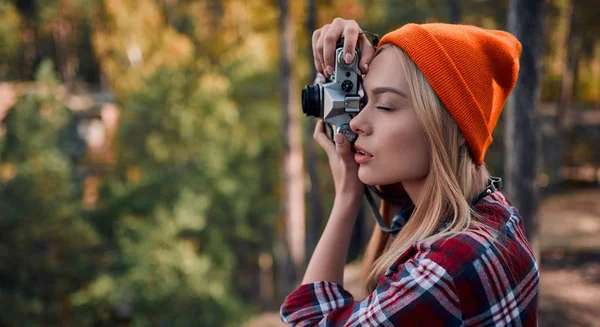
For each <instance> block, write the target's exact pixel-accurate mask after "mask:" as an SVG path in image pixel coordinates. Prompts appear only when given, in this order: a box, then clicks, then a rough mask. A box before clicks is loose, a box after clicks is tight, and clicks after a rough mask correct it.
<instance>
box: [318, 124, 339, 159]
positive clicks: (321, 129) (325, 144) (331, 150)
mask: <svg viewBox="0 0 600 327" xmlns="http://www.w3.org/2000/svg"><path fill="white" fill-rule="evenodd" d="M313 139H314V140H315V141H317V144H319V146H321V148H323V150H325V153H327V156H328V157H329V158H334V157H335V156H336V153H335V145H334V144H333V143H331V140H330V139H329V137H328V136H327V134H326V133H325V122H323V120H321V119H318V120H317V124H316V125H315V131H314V133H313Z"/></svg>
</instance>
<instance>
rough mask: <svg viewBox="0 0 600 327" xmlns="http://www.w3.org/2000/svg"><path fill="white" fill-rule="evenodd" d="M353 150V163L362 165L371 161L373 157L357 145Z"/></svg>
mask: <svg viewBox="0 0 600 327" xmlns="http://www.w3.org/2000/svg"><path fill="white" fill-rule="evenodd" d="M354 149H355V150H356V153H355V154H354V161H356V163H358V164H359V165H364V164H366V163H368V162H369V161H371V159H373V155H372V154H370V153H369V152H367V151H366V150H365V149H363V148H362V147H360V146H359V145H355V146H354Z"/></svg>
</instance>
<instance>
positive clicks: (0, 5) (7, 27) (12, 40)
mask: <svg viewBox="0 0 600 327" xmlns="http://www.w3.org/2000/svg"><path fill="white" fill-rule="evenodd" d="M0 22H2V24H0V80H2V79H5V78H11V77H12V78H14V76H10V73H11V72H10V67H9V66H10V64H11V63H14V62H15V61H17V56H18V55H19V51H20V49H21V37H20V30H21V18H20V16H19V13H18V11H17V9H16V8H15V7H14V5H13V4H12V2H11V1H8V0H0Z"/></svg>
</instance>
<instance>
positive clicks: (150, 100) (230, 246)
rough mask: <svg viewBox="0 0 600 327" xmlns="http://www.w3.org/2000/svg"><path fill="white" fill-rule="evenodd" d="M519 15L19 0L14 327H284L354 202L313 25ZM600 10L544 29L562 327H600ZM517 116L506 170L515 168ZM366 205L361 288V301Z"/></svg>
mask: <svg viewBox="0 0 600 327" xmlns="http://www.w3.org/2000/svg"><path fill="white" fill-rule="evenodd" d="M510 10H511V9H510V8H509V1H508V0H464V1H460V0H454V1H453V0H413V1H409V0H404V1H403V0H396V1H364V0H363V1H359V0H343V1H342V0H327V1H324V0H323V1H316V0H306V1H289V2H288V1H274V0H239V1H238V0H223V1H216V0H54V1H49V0H0V326H244V325H246V326H280V325H281V323H280V322H279V318H278V314H277V311H278V308H279V305H280V304H281V301H282V299H283V297H284V296H285V295H286V294H287V293H288V292H289V291H291V290H292V289H293V288H294V287H295V286H296V285H297V283H298V281H299V280H300V279H301V277H302V272H303V269H304V267H305V264H306V261H307V258H309V257H310V253H311V252H312V250H313V249H314V246H315V244H316V241H317V240H318V237H319V235H320V232H321V230H322V228H323V226H324V223H325V221H326V219H327V216H328V213H329V209H330V206H331V203H332V199H333V185H332V181H331V178H330V174H329V168H328V165H327V160H326V157H325V155H324V153H322V151H320V149H318V148H316V146H315V145H314V144H313V142H312V138H311V134H312V128H313V124H314V120H313V118H310V119H309V118H305V117H304V116H303V115H302V112H301V106H300V90H301V88H302V87H303V86H304V85H305V84H311V81H312V80H313V78H314V71H313V68H312V58H311V50H310V36H311V34H312V31H313V30H314V29H315V28H318V27H320V26H322V25H324V24H326V23H329V22H330V21H331V20H332V19H333V18H334V17H338V16H339V17H344V18H348V19H355V20H357V21H358V22H359V24H360V25H361V27H362V28H363V29H365V30H369V31H372V32H375V33H379V34H380V35H383V34H385V33H386V32H387V31H389V30H392V29H394V28H397V27H400V26H401V25H402V24H405V23H407V22H417V23H423V22H438V21H441V22H459V23H466V24H474V25H478V26H482V27H486V28H499V29H506V26H507V17H508V16H509V15H508V13H509V11H510ZM599 15H600V6H599V5H598V3H597V1H595V0H546V1H544V10H543V14H541V15H540V17H541V19H542V26H543V39H540V40H539V42H541V43H540V44H541V45H542V47H541V49H542V51H541V55H540V56H539V58H537V62H539V64H540V68H541V79H540V82H539V83H540V84H539V85H540V89H539V92H538V93H536V94H537V95H536V96H537V97H538V100H539V105H537V106H536V108H535V110H534V111H533V113H534V114H535V117H536V120H535V121H536V125H535V126H536V128H535V133H537V135H539V136H540V140H541V141H540V151H539V154H535V155H536V156H539V159H540V160H539V161H540V162H541V165H540V168H539V172H537V173H536V174H537V175H536V176H537V177H536V189H537V190H539V195H540V196H539V199H540V201H539V206H538V205H537V204H536V205H535V210H536V211H535V212H537V214H533V215H531V216H530V217H525V218H526V220H528V224H529V225H532V226H539V227H537V228H534V229H532V230H531V231H528V233H530V235H532V234H533V235H534V236H535V237H536V241H535V244H534V245H535V247H536V252H537V253H538V256H539V259H540V265H541V272H542V275H541V276H542V277H541V297H540V313H539V315H540V326H600V325H599V323H598V319H597V318H598V312H600V237H598V235H599V232H600V187H599V186H600V150H599V149H600V148H599V147H598V144H600V23H599V21H598V19H597V17H599ZM517 114H518V113H517ZM503 120H504V118H502V119H501V121H500V122H499V125H498V127H497V128H496V131H495V134H494V136H495V138H494V143H493V144H492V148H491V149H490V150H489V152H488V155H487V165H488V167H489V169H490V170H491V172H492V173H493V174H494V175H496V176H503V174H504V168H505V162H506V160H509V159H505V158H510V153H508V154H507V153H505V150H504V149H505V146H504V144H505V140H511V137H512V136H511V135H506V134H505V132H504V128H503V124H504V121H503ZM532 160H533V159H532ZM363 207H364V208H363V210H362V211H361V214H360V219H359V221H358V223H357V226H356V227H355V232H354V235H353V243H352V244H353V246H352V248H351V249H350V253H349V256H348V263H349V265H348V270H347V273H346V279H347V280H348V281H347V283H346V286H347V288H349V289H350V290H352V291H353V293H355V294H357V296H359V294H360V292H361V291H360V290H361V289H362V286H361V285H360V283H359V275H360V272H359V271H358V269H359V268H358V266H359V264H358V262H360V258H361V254H362V251H363V249H364V246H365V244H366V242H367V240H368V237H369V235H370V232H371V228H372V226H373V219H372V217H371V216H370V212H369V209H368V207H367V206H363ZM532 222H533V223H532ZM537 240H539V241H537Z"/></svg>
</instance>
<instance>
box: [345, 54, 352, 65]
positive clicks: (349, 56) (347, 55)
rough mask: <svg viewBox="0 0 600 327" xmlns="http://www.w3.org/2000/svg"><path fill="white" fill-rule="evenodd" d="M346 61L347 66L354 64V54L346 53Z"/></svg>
mask: <svg viewBox="0 0 600 327" xmlns="http://www.w3.org/2000/svg"><path fill="white" fill-rule="evenodd" d="M344 59H345V60H346V64H350V63H351V62H352V54H351V53H350V52H346V56H345V57H344Z"/></svg>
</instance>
